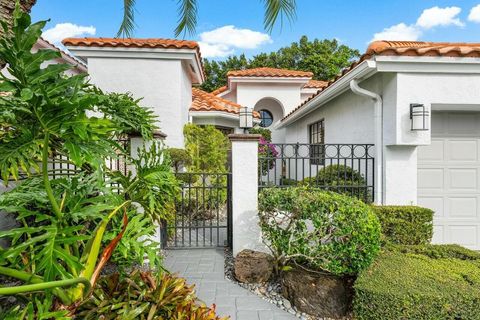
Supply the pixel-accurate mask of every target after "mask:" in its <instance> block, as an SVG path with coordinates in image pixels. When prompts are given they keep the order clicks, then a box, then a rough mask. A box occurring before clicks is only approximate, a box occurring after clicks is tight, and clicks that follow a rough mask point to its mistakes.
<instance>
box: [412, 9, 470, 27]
mask: <svg viewBox="0 0 480 320" xmlns="http://www.w3.org/2000/svg"><path fill="white" fill-rule="evenodd" d="M461 11H462V9H460V8H459V7H445V8H439V7H432V8H429V9H425V10H423V12H422V14H421V15H420V17H419V18H418V20H417V26H418V27H420V28H424V29H431V28H434V27H437V26H451V25H453V26H458V27H463V26H464V25H465V24H464V23H463V22H462V21H460V19H459V18H458V15H459V14H460V12H461Z"/></svg>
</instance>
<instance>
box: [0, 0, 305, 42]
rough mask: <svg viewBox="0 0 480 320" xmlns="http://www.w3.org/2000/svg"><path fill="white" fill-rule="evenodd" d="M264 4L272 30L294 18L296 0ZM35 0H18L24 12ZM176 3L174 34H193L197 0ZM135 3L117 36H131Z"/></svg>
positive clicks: (7, 12)
mask: <svg viewBox="0 0 480 320" xmlns="http://www.w3.org/2000/svg"><path fill="white" fill-rule="evenodd" d="M260 1H261V2H263V4H264V6H265V17H264V27H265V29H266V30H267V31H269V32H270V31H272V29H273V27H274V25H275V23H276V21H277V20H278V18H280V19H281V21H282V22H283V18H284V17H286V18H287V19H288V20H293V19H294V18H295V12H296V7H297V4H296V0H260ZM15 2H16V1H14V0H0V20H2V21H7V23H8V24H9V25H11V23H12V12H13V9H14V8H15ZM36 2H37V0H20V5H21V7H22V9H23V10H24V11H25V12H30V10H31V9H32V7H33V6H34V5H35V3H36ZM177 3H178V15H179V19H178V25H177V27H176V28H175V36H179V35H180V34H182V33H183V34H186V33H188V34H193V33H194V32H195V27H196V25H197V13H198V1H197V0H177ZM135 4H136V0H123V19H122V23H121V24H120V28H119V30H118V33H117V37H131V36H132V35H133V31H134V29H135ZM2 36H3V29H2V28H0V38H1V37H2Z"/></svg>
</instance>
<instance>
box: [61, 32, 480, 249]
mask: <svg viewBox="0 0 480 320" xmlns="http://www.w3.org/2000/svg"><path fill="white" fill-rule="evenodd" d="M64 44H65V45H66V46H67V48H68V49H69V50H70V51H71V52H72V53H74V54H75V55H76V56H77V57H79V58H80V59H82V60H83V61H85V62H86V63H87V65H88V69H89V70H88V71H89V74H90V77H91V79H92V82H93V83H95V84H97V85H99V86H100V87H101V88H102V89H105V90H107V91H130V92H132V93H133V94H134V95H135V96H137V97H144V104H145V105H147V106H151V107H154V108H155V110H156V111H157V113H158V115H159V116H160V121H161V123H160V125H161V127H162V130H163V131H165V133H166V134H167V135H168V138H167V140H166V141H167V144H169V145H171V146H182V145H183V140H182V139H183V138H182V127H183V125H184V124H185V123H187V122H193V123H198V124H213V125H216V126H217V127H219V128H221V129H224V130H225V131H226V132H235V131H236V130H238V129H239V128H238V118H237V115H238V112H239V109H240V108H241V107H242V106H246V107H249V108H252V109H254V110H255V111H256V112H258V114H257V113H256V114H255V116H256V117H258V118H259V122H260V125H261V126H263V127H267V128H269V129H271V130H272V136H273V141H274V143H277V144H307V145H312V144H344V145H345V144H346V145H368V146H370V145H372V149H371V151H372V157H371V160H374V161H372V162H370V164H369V165H368V166H367V167H365V170H370V171H369V172H370V173H369V175H371V180H372V181H371V183H372V186H374V189H373V190H374V194H373V198H374V201H375V203H377V204H418V205H421V206H425V207H429V208H432V209H433V210H434V211H435V218H434V224H435V225H434V242H436V243H458V244H461V245H464V246H466V247H469V248H473V249H480V44H468V43H431V42H412V41H377V42H374V43H372V44H371V45H370V46H369V47H368V49H367V51H366V53H365V54H364V55H362V56H361V57H360V59H359V61H357V62H355V63H353V64H352V65H351V66H350V67H349V68H346V69H345V70H343V71H342V73H341V74H340V75H339V76H338V77H336V78H335V79H333V80H331V81H329V82H324V81H315V80H312V76H313V75H312V74H311V73H309V72H302V71H292V70H283V69H273V68H256V69H249V70H232V71H230V72H229V73H228V83H227V85H226V86H225V87H222V88H219V89H218V90H216V91H214V92H212V93H207V92H204V91H201V90H200V89H196V88H192V85H196V84H201V83H202V81H203V79H204V75H203V72H202V64H201V56H200V51H199V47H198V45H197V44H196V43H195V42H191V41H180V40H167V39H105V38H87V39H66V40H64ZM366 152H367V151H365V153H366ZM339 153H340V152H339ZM317 155H320V156H321V155H322V152H320V153H318V154H317ZM308 157H311V154H308V153H307V155H306V159H307V160H306V161H305V158H304V159H302V166H301V170H302V171H303V172H305V171H309V174H310V175H313V174H315V170H318V167H319V162H316V163H313V161H312V159H310V163H309V160H308ZM352 158H353V157H352ZM297 160H298V159H297ZM316 160H318V159H316ZM337 163H340V162H337ZM314 164H315V166H314ZM288 165H290V166H291V164H288ZM321 165H323V166H324V165H327V164H326V163H321ZM312 167H313V168H314V169H315V170H313V172H312ZM305 168H308V170H305ZM287 169H288V168H287ZM276 170H278V169H276ZM282 170H284V168H282ZM288 170H290V169H288ZM295 170H297V169H295ZM361 173H362V174H364V173H365V172H361ZM369 179H370V178H369Z"/></svg>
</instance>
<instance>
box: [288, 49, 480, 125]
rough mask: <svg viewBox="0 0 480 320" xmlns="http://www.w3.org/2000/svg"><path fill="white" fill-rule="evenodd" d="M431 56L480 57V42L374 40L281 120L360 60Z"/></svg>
mask: <svg viewBox="0 0 480 320" xmlns="http://www.w3.org/2000/svg"><path fill="white" fill-rule="evenodd" d="M376 55H378V56H415V57H418V56H429V57H463V58H480V43H463V42H423V41H385V40H382V41H374V42H372V43H370V45H369V46H368V48H367V51H366V52H365V53H364V54H363V55H362V56H360V59H358V61H355V62H353V63H352V64H351V65H350V66H349V67H347V68H345V69H343V70H342V72H341V73H340V74H338V75H337V76H336V77H335V78H334V79H332V80H330V81H328V84H327V85H326V86H325V87H323V88H321V89H320V90H318V92H317V93H316V94H314V95H312V96H311V97H310V98H308V99H307V100H305V101H304V102H302V103H301V104H300V105H299V106H298V107H296V108H295V109H293V111H291V112H290V113H289V114H287V115H286V116H285V117H284V118H283V119H282V120H281V121H285V120H286V119H287V118H289V117H290V116H291V115H292V114H294V113H295V112H297V111H298V110H299V109H301V108H302V107H303V106H304V105H306V104H307V103H308V102H310V101H311V100H312V99H314V98H315V97H317V96H318V95H319V94H321V93H322V92H323V91H324V90H325V89H327V88H328V87H330V86H331V85H332V84H334V83H335V82H337V81H338V80H339V79H340V78H342V77H343V76H344V75H346V74H347V73H349V72H350V71H351V70H353V69H354V68H355V67H356V66H357V65H358V64H360V62H362V61H365V60H368V59H371V58H373V57H374V56H376Z"/></svg>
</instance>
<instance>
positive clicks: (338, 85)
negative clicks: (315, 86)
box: [275, 60, 376, 129]
mask: <svg viewBox="0 0 480 320" xmlns="http://www.w3.org/2000/svg"><path fill="white" fill-rule="evenodd" d="M375 72H376V62H375V61H374V60H365V61H362V62H361V63H360V64H359V65H358V66H356V67H355V68H353V70H351V71H350V72H348V73H347V74H346V75H345V76H343V77H342V78H340V79H339V80H338V81H336V82H335V83H333V84H332V85H331V86H330V87H328V88H326V89H325V90H323V91H322V92H321V93H320V94H319V95H317V96H316V97H315V98H313V99H312V100H310V101H309V102H307V103H306V104H304V105H303V106H302V107H301V108H300V109H299V110H297V111H295V112H294V113H293V114H292V115H291V116H290V117H288V118H287V119H285V120H283V121H281V122H280V123H278V124H277V126H276V127H275V129H281V128H284V127H286V126H288V125H289V124H291V123H293V122H295V121H296V120H298V119H300V118H302V117H304V116H306V115H307V114H309V113H310V112H312V111H314V110H315V109H316V108H318V107H320V106H321V105H323V104H325V103H326V102H328V101H330V100H332V99H333V98H335V97H337V96H338V95H340V94H341V93H343V92H344V91H346V90H350V81H351V80H353V79H358V80H364V79H366V78H368V77H370V76H372V75H373V74H374V73H375Z"/></svg>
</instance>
